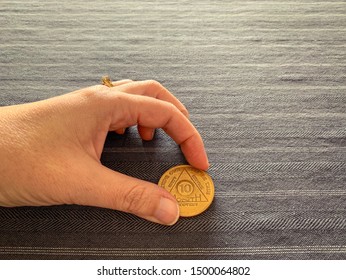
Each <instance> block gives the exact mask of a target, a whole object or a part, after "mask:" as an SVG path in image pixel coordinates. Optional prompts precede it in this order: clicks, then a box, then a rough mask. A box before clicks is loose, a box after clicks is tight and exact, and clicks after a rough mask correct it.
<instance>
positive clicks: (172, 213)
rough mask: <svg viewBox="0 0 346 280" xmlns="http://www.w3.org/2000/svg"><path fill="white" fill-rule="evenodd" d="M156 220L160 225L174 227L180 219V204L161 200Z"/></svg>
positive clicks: (169, 200)
mask: <svg viewBox="0 0 346 280" xmlns="http://www.w3.org/2000/svg"><path fill="white" fill-rule="evenodd" d="M154 215H155V219H157V220H158V221H159V222H160V223H162V224H165V225H169V226H170V225H173V224H175V223H176V222H177V221H178V219H179V207H178V203H177V202H175V201H173V200H171V199H168V198H165V197H162V198H161V200H160V204H159V207H158V208H157V210H156V212H155V214H154Z"/></svg>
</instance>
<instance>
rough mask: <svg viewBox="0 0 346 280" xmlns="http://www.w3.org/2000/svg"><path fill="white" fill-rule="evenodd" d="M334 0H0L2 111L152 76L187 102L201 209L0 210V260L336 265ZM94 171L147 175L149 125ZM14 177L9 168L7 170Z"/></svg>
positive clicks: (340, 208)
mask: <svg viewBox="0 0 346 280" xmlns="http://www.w3.org/2000/svg"><path fill="white" fill-rule="evenodd" d="M345 12H346V5H345V2H344V1H328V2H325V1H316V0H305V1H300V0H299V1H298V0H297V1H281V0H278V1H265V0H262V1H207V0H201V1H162V2H158V1H139V0H138V1H135V0H130V1H101V0H95V1H90V2H89V1H80V0H78V1H66V0H62V1H41V0H35V1H24V0H17V1H10V0H1V1H0V53H1V55H0V65H1V66H0V67H1V71H0V79H1V83H0V104H1V105H10V104H18V103H25V102H30V101H35V100H40V99H45V98H48V97H51V96H56V95H60V94H63V93H66V92H70V91H72V90H75V89H78V88H81V87H86V86H89V85H92V84H96V83H99V82H100V78H101V76H103V75H104V74H109V75H110V76H111V77H112V78H113V80H116V79H122V78H130V79H134V80H144V79H156V80H158V81H160V82H161V83H162V84H163V85H164V86H166V87H167V88H168V89H170V90H171V91H172V92H173V93H174V94H175V95H176V96H177V97H178V98H180V100H181V101H182V102H183V103H184V104H185V105H186V106H187V108H188V109H189V111H190V114H191V120H192V122H193V123H194V124H195V126H196V127H197V128H198V129H199V131H200V133H201V134H202V136H203V138H204V140H205V144H206V148H207V151H208V154H209V158H210V162H211V167H210V170H209V173H210V175H211V176H212V177H213V179H214V182H215V186H216V195H215V201H214V202H213V204H212V206H211V208H210V209H209V210H208V211H207V212H205V213H203V214H202V215H200V216H197V217H194V218H189V219H187V218H185V219H181V220H180V221H179V222H178V223H177V224H176V225H175V226H173V227H165V226H160V225H156V224H152V223H150V222H146V221H143V220H141V219H139V218H137V217H135V216H132V215H129V214H124V213H120V212H117V211H111V210H107V209H97V208H92V207H81V206H74V205H73V206H54V207H40V208H35V207H23V208H15V209H7V208H0V225H1V226H0V258H6V259H11V258H29V259H34V258H54V259H58V258H64V259H69V258H74V259H80V258H88V259H90V258H91V259H96V258H107V259H108V258H109V259H131V258H135V259H140V258H144V259H171V258H183V259H190V258H192V259H196V258H197V259H199V258H201V259H204V258H209V259H218V258H222V259H239V258H240V259H262V258H263V259H345V257H346V188H345V187H346V176H345V170H346V163H345V159H346V149H345V146H346V129H345V124H346V114H345V112H346V110H345V109H346V94H345V89H346V82H345V66H346V64H345V54H346V49H345V35H346V32H345V22H346V21H345ZM102 162H103V164H105V165H106V166H108V167H110V168H112V169H114V170H119V171H121V172H124V173H126V174H129V175H132V176H136V177H139V178H142V179H146V180H149V181H152V182H158V180H159V178H160V176H161V175H162V173H163V172H164V171H165V170H166V169H168V168H169V167H171V166H174V165H177V164H181V163H184V162H185V161H184V158H183V156H182V154H181V152H180V150H179V148H178V147H177V146H176V145H175V144H174V143H173V141H172V140H171V139H169V138H168V137H167V136H166V135H165V134H164V133H163V132H162V131H158V132H157V134H156V137H155V139H154V141H152V142H143V141H141V140H140V138H139V137H138V135H137V134H136V130H135V129H134V128H130V129H129V131H128V132H127V134H126V135H125V136H117V135H115V134H110V135H109V137H108V138H107V142H106V145H105V149H104V153H103V155H102ZM18 172H20V170H18Z"/></svg>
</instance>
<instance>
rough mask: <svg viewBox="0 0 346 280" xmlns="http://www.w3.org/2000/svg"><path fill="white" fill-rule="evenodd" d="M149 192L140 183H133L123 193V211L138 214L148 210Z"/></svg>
mask: <svg viewBox="0 0 346 280" xmlns="http://www.w3.org/2000/svg"><path fill="white" fill-rule="evenodd" d="M150 201H151V198H150V192H149V191H148V190H147V189H146V188H145V187H144V186H142V185H134V186H132V187H131V188H130V190H129V191H128V192H127V193H126V194H125V196H124V199H123V208H124V210H125V211H127V212H130V213H134V214H138V213H141V212H143V211H146V212H148V211H150V205H151V203H150Z"/></svg>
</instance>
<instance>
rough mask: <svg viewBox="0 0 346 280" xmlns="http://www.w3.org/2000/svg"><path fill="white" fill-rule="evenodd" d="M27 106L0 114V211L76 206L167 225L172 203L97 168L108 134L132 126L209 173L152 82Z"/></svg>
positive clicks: (166, 96) (188, 127)
mask: <svg viewBox="0 0 346 280" xmlns="http://www.w3.org/2000/svg"><path fill="white" fill-rule="evenodd" d="M113 84H114V87H112V88H108V87H106V86H103V85H98V86H92V87H89V88H85V89H81V90H77V91H75V92H71V93H68V94H65V95H61V96H58V97H54V98H50V99H47V100H42V101H38V102H34V103H27V104H22V105H14V106H7V107H2V108H0V128H1V137H0V158H1V165H0V205H1V206H8V207H12V206H29V205H31V206H39V205H58V204H80V205H90V206H98V207H105V208H111V209H116V210H120V211H125V212H129V213H133V214H135V215H137V216H140V217H142V218H144V219H147V220H150V221H153V222H157V223H161V224H166V225H172V224H174V223H175V222H176V221H177V220H178V217H179V208H178V205H177V202H176V200H175V198H174V197H173V196H172V195H171V194H170V193H168V192H167V191H165V190H164V189H163V188H161V187H158V186H157V185H155V184H153V183H150V182H146V181H143V180H139V179H136V178H132V177H129V176H126V175H124V174H121V173H118V172H116V171H113V170H111V169H108V168H106V167H105V166H103V165H102V164H101V163H100V157H101V153H102V149H103V146H104V142H105V138H106V136H107V133H108V131H117V132H118V133H123V132H124V128H126V127H129V126H133V125H136V124H137V125H138V131H139V134H140V135H141V137H142V138H143V139H144V140H151V139H152V137H153V132H154V129H155V128H163V130H164V131H165V132H166V133H167V134H168V135H170V136H171V137H172V138H173V139H174V140H175V142H176V143H177V144H178V145H180V147H181V150H182V152H183V153H184V155H185V157H186V159H187V161H188V162H189V163H190V164H191V165H192V166H194V167H196V168H199V169H204V170H206V169H207V168H208V166H209V164H208V159H207V155H206V152H205V149H204V145H203V142H202V139H201V137H200V135H199V133H198V132H197V130H196V129H195V128H194V126H193V125H192V124H191V123H190V121H189V120H188V112H187V110H186V108H185V107H184V106H183V105H182V104H181V103H180V102H179V101H178V99H176V98H175V97H174V96H173V95H172V94H171V93H170V92H169V91H168V90H167V89H165V88H164V87H163V86H162V85H161V84H159V83H158V82H155V81H138V82H133V81H130V80H122V81H118V82H115V83H113Z"/></svg>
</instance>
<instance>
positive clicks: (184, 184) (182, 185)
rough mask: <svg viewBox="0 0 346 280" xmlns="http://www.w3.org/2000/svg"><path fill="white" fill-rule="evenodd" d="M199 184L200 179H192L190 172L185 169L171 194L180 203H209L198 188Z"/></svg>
mask: <svg viewBox="0 0 346 280" xmlns="http://www.w3.org/2000/svg"><path fill="white" fill-rule="evenodd" d="M199 184H200V182H199V181H198V178H197V177H196V176H193V178H192V177H191V175H190V174H189V172H188V171H187V170H186V169H184V170H183V171H182V172H181V173H180V175H179V177H178V179H177V180H176V183H175V184H174V185H173V186H172V188H171V189H170V191H169V192H170V193H171V194H172V195H173V196H174V197H175V198H176V199H177V200H178V201H188V202H208V199H207V197H206V196H205V195H204V194H203V192H202V191H201V189H200V187H199V186H198V185H199Z"/></svg>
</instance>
